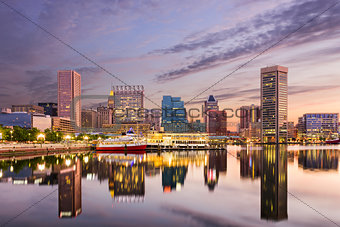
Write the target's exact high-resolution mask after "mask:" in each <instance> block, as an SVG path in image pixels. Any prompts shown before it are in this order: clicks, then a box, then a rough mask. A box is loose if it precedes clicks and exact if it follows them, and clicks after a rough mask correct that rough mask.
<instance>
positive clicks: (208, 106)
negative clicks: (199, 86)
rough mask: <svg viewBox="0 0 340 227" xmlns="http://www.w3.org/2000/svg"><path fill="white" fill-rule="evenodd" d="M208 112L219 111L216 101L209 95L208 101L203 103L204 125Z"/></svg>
mask: <svg viewBox="0 0 340 227" xmlns="http://www.w3.org/2000/svg"><path fill="white" fill-rule="evenodd" d="M209 110H219V107H218V101H217V100H216V99H215V97H214V96H213V95H209V97H208V99H207V100H206V101H204V109H203V116H204V123H207V119H208V116H207V112H208V111H209Z"/></svg>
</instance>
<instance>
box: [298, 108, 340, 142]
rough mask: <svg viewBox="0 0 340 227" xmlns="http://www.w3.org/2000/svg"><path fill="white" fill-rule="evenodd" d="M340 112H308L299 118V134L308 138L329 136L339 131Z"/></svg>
mask: <svg viewBox="0 0 340 227" xmlns="http://www.w3.org/2000/svg"><path fill="white" fill-rule="evenodd" d="M338 122H339V114H338V113H307V114H304V115H303V116H302V117H300V118H299V124H298V134H299V136H300V137H303V138H306V139H313V138H314V139H321V138H328V137H330V136H331V135H332V134H337V133H338Z"/></svg>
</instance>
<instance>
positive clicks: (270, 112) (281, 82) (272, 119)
mask: <svg viewBox="0 0 340 227" xmlns="http://www.w3.org/2000/svg"><path fill="white" fill-rule="evenodd" d="M287 75H288V68H286V67H283V66H278V65H277V66H272V67H267V68H262V69H261V108H262V114H261V122H262V142H263V143H285V142H287V112H288V111H287V108H288V85H287Z"/></svg>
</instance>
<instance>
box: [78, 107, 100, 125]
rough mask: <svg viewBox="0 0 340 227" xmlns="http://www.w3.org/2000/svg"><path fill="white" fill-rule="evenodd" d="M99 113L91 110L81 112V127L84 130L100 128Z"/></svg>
mask: <svg viewBox="0 0 340 227" xmlns="http://www.w3.org/2000/svg"><path fill="white" fill-rule="evenodd" d="M97 123H98V115H97V111H95V110H92V109H89V110H82V111H81V127H83V128H92V129H93V128H97V127H98V124H97Z"/></svg>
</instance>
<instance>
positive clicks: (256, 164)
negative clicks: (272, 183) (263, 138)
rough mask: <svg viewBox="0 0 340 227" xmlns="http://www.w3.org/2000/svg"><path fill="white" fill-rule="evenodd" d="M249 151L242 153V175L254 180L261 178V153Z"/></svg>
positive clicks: (242, 151)
mask: <svg viewBox="0 0 340 227" xmlns="http://www.w3.org/2000/svg"><path fill="white" fill-rule="evenodd" d="M247 149H249V150H248V151H247V150H241V151H240V175H241V177H242V178H250V179H252V180H254V179H256V178H258V177H260V176H261V157H260V152H261V151H257V150H250V148H247Z"/></svg>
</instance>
